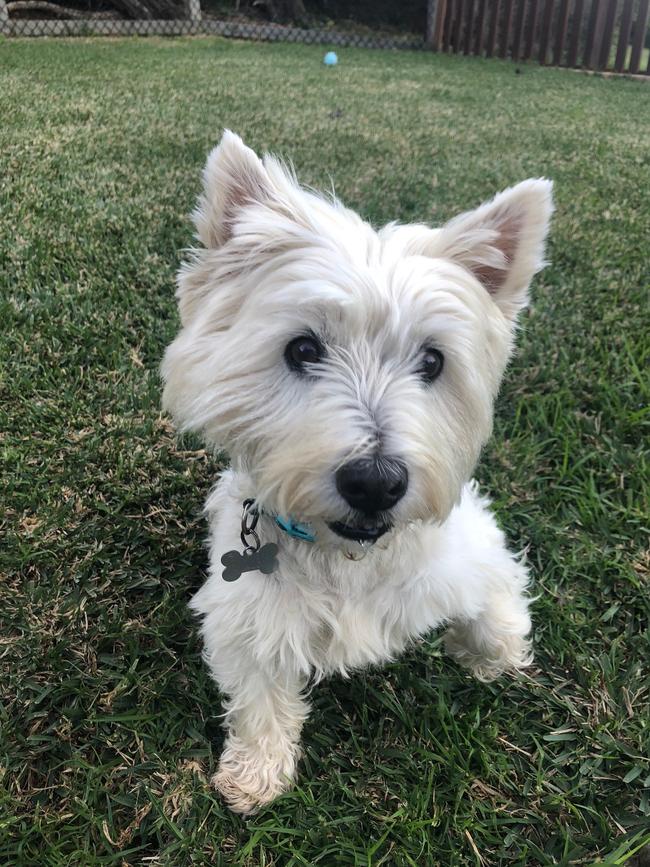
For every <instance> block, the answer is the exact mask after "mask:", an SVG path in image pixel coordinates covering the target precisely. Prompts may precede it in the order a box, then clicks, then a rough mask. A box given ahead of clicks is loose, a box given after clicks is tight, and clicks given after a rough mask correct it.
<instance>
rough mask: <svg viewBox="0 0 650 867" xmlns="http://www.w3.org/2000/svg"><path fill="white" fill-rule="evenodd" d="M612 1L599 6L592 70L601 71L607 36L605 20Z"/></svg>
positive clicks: (609, 0)
mask: <svg viewBox="0 0 650 867" xmlns="http://www.w3.org/2000/svg"><path fill="white" fill-rule="evenodd" d="M611 2H612V0H602V2H601V3H600V4H599V9H598V15H597V17H596V30H595V32H594V44H593V47H592V49H591V68H592V69H600V51H601V47H602V44H603V37H604V35H605V18H606V16H607V7H608V6H609V4H610V3H611Z"/></svg>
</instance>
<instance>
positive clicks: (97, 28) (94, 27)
mask: <svg viewBox="0 0 650 867" xmlns="http://www.w3.org/2000/svg"><path fill="white" fill-rule="evenodd" d="M429 5H430V6H431V7H433V5H434V0H429ZM119 6H120V9H119V10H118V9H111V10H105V11H83V10H80V9H78V8H73V7H67V6H65V5H62V4H60V3H54V2H51V0H0V34H2V35H4V36H23V37H25V36H186V35H203V34H211V35H216V36H225V37H231V38H235V39H252V40H258V41H265V42H303V43H307V44H318V45H328V46H334V47H338V46H341V47H343V46H356V47H360V48H383V49H423V48H428V47H429V46H428V45H427V43H426V34H425V33H422V35H421V36H419V35H417V34H415V35H414V34H410V35H383V34H373V33H367V32H354V31H350V32H347V31H342V30H336V29H330V28H329V27H328V28H321V29H318V28H304V27H295V26H291V25H285V24H274V23H271V22H258V21H253V20H250V19H248V18H245V17H243V16H241V17H231V18H220V17H218V16H217V15H212V14H209V13H205V12H204V11H203V10H202V9H201V5H200V0H185V2H182V3H177V4H175V3H174V0H168V2H165V3H159V4H158V5H157V7H156V8H157V9H161V10H162V12H163V13H164V14H162V15H161V16H160V17H154V15H153V14H152V12H151V9H150V7H148V6H145V4H144V3H143V2H141V0H121V2H120V3H119Z"/></svg>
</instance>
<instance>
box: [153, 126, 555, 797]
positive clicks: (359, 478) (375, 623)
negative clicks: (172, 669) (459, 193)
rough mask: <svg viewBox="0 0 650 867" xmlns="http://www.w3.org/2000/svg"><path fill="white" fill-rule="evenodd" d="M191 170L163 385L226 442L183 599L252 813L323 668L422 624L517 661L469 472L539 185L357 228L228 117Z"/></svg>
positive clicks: (523, 649)
mask: <svg viewBox="0 0 650 867" xmlns="http://www.w3.org/2000/svg"><path fill="white" fill-rule="evenodd" d="M203 182H204V185H203V192H202V195H201V197H200V199H199V202H198V205H197V207H196V210H195V212H194V214H193V220H194V224H195V226H196V230H197V235H198V240H199V242H200V245H201V246H200V247H199V248H197V249H194V250H192V251H191V253H190V255H189V257H188V259H187V261H186V262H185V264H183V265H182V266H181V269H180V272H179V276H178V290H177V298H178V304H179V310H180V318H181V329H180V332H179V333H178V336H177V337H176V339H175V340H174V341H173V342H172V343H171V345H170V346H169V347H168V348H167V350H166V353H165V356H164V360H163V363H162V376H163V380H164V392H163V404H164V407H165V408H166V409H167V410H169V411H170V412H171V414H172V416H173V417H174V420H175V422H176V423H177V425H178V426H179V427H180V428H181V429H182V430H191V431H196V432H199V433H200V434H201V436H202V437H203V439H204V440H205V442H206V443H208V444H209V445H211V446H214V447H216V448H219V449H224V450H226V451H227V452H228V454H229V456H230V461H231V464H230V465H231V468H230V469H228V470H227V471H225V472H224V473H223V474H222V475H221V478H220V480H219V481H218V483H217V485H216V487H215V488H214V490H213V491H212V492H211V493H210V495H209V497H208V500H207V503H206V507H205V508H206V513H207V516H208V519H209V526H210V537H209V548H210V568H209V575H208V579H207V581H206V582H205V584H204V585H203V586H202V588H201V589H200V590H199V591H198V593H196V595H195V596H194V597H193V599H192V600H191V603H190V605H191V608H192V609H193V610H194V612H196V614H197V615H199V616H200V617H201V618H202V620H201V624H202V625H201V632H202V638H203V641H204V645H205V651H204V658H205V661H206V663H207V665H208V667H209V669H210V673H211V675H212V676H213V678H214V679H215V681H216V682H217V684H218V686H219V688H220V690H221V692H222V693H223V694H224V695H225V697H226V700H225V715H224V716H225V726H226V729H227V733H226V738H225V744H224V749H223V754H222V756H221V760H220V764H219V767H218V769H217V772H216V774H215V775H214V777H213V784H214V786H215V787H216V788H217V790H218V791H219V792H220V793H221V794H222V796H223V797H224V798H225V800H226V802H227V803H228V805H229V806H230V808H231V809H232V810H234V811H236V812H239V813H243V814H248V813H253V812H255V811H256V810H258V809H259V808H260V807H261V806H262V805H264V804H266V803H268V802H270V801H272V800H273V799H274V798H276V797H277V796H278V795H280V794H281V793H282V792H284V791H286V790H287V789H288V788H289V787H290V786H291V784H292V782H293V781H294V780H295V777H296V767H297V763H298V760H299V756H300V733H301V728H302V725H303V723H304V722H305V719H306V718H307V715H308V713H309V703H308V694H307V690H308V687H309V686H310V685H311V684H313V683H314V682H317V681H319V680H320V679H321V678H323V677H325V676H328V675H331V674H334V673H340V674H342V675H345V674H346V673H348V672H350V671H352V670H354V669H357V668H360V667H362V666H368V665H372V664H377V663H380V662H382V661H386V660H390V659H393V658H394V657H395V656H396V654H398V653H399V652H400V651H402V650H403V649H404V648H405V647H406V646H407V645H408V644H409V642H410V641H412V640H413V639H415V638H416V637H418V636H421V635H424V634H425V633H427V632H429V631H430V630H432V629H433V628H435V627H438V626H441V625H445V626H446V627H447V631H446V634H445V645H446V649H447V651H448V652H449V653H450V654H451V656H452V657H454V658H455V659H456V660H457V661H458V662H459V663H461V664H462V665H464V666H466V667H468V668H469V669H470V670H471V672H473V674H474V675H475V676H476V677H478V678H479V679H482V680H490V679H492V678H494V677H496V676H497V675H499V674H500V673H501V672H503V671H505V670H508V669H510V670H512V669H514V670H516V669H520V668H522V667H524V666H526V665H528V664H529V663H530V661H531V658H532V654H531V643H530V638H529V634H530V630H531V620H530V615H529V598H528V596H527V586H528V583H529V576H528V572H527V568H526V566H525V564H524V562H523V558H522V557H520V556H516V555H515V554H513V553H511V552H510V551H509V550H508V548H507V546H506V542H505V538H504V534H503V533H502V531H501V530H500V529H499V527H498V526H497V523H496V521H495V519H494V517H493V515H492V514H491V512H490V509H489V501H488V499H487V498H486V497H485V496H482V495H481V494H480V493H479V490H478V487H477V484H476V483H475V482H474V481H472V473H473V470H474V468H475V466H476V463H477V461H478V458H479V455H480V452H481V449H482V447H483V445H484V444H485V442H486V441H487V439H488V437H489V436H490V433H491V429H492V418H493V404H494V400H495V397H496V394H497V391H498V388H499V384H500V381H501V378H502V376H503V373H504V371H505V368H506V365H507V363H508V360H509V358H510V356H511V353H512V351H513V345H514V338H515V334H516V330H517V316H518V314H519V312H520V311H521V310H522V309H523V308H524V307H525V306H526V304H527V301H528V288H529V284H530V282H531V280H532V278H533V276H534V274H535V273H536V272H537V271H539V270H540V269H541V268H542V267H543V265H544V264H545V263H544V245H545V240H546V236H547V232H548V228H549V221H550V217H551V213H552V208H553V206H552V184H551V182H550V181H548V180H545V179H529V180H526V181H523V182H522V183H519V184H518V185H516V186H514V187H512V188H510V189H507V190H506V191H505V192H502V193H500V194H499V195H497V196H496V197H495V198H494V199H492V200H491V201H489V202H487V203H485V204H483V205H481V206H480V207H478V208H477V209H476V210H474V211H470V212H468V213H464V214H461V215H460V216H457V217H456V218H454V219H452V220H451V221H450V222H448V223H447V224H445V225H443V226H442V227H441V228H435V229H434V228H430V227H428V226H425V225H399V224H397V223H390V224H388V225H387V226H385V227H384V228H381V229H380V230H378V231H376V230H375V229H373V228H372V227H371V226H370V225H369V224H368V223H367V222H365V221H364V220H363V219H361V218H360V217H359V216H358V215H357V214H356V213H354V212H353V211H351V210H348V209H347V208H346V207H344V206H343V205H342V204H341V202H340V201H338V200H337V199H336V198H334V197H325V196H321V195H319V194H317V193H315V192H313V191H310V190H307V189H305V188H303V187H301V186H300V185H299V184H298V182H297V180H296V178H295V175H294V173H293V171H292V169H291V168H289V167H288V166H287V165H285V164H284V163H282V162H281V161H279V160H278V159H277V158H275V157H273V156H270V155H268V154H267V155H265V156H264V157H263V159H260V158H259V157H258V156H257V155H256V154H255V153H254V152H253V151H252V150H251V149H250V148H248V147H246V146H245V145H244V143H243V142H242V140H241V139H240V138H239V137H238V136H237V135H235V134H234V133H232V132H230V131H228V130H226V131H225V132H224V134H223V137H222V139H221V142H220V144H219V145H218V146H217V147H216V148H215V149H214V150H213V151H212V152H211V154H210V155H209V157H208V160H207V164H206V166H205V169H204V174H203Z"/></svg>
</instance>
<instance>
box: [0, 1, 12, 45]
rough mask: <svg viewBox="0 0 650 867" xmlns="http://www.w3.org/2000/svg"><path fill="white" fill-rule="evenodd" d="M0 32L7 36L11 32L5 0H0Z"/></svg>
mask: <svg viewBox="0 0 650 867" xmlns="http://www.w3.org/2000/svg"><path fill="white" fill-rule="evenodd" d="M0 33H3V34H4V35H5V36H9V34H10V33H11V25H10V24H9V10H8V9H7V4H6V3H5V0H0Z"/></svg>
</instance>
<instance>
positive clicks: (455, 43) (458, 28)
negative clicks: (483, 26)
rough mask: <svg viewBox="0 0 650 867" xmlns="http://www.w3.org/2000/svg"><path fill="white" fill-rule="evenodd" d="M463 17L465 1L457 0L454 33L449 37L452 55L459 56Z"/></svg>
mask: <svg viewBox="0 0 650 867" xmlns="http://www.w3.org/2000/svg"><path fill="white" fill-rule="evenodd" d="M464 17H465V0H457V2H456V20H455V21H454V32H453V35H452V37H451V50H452V51H453V53H454V54H460V51H461V47H460V40H461V37H462V35H463V23H464V21H463V19H464Z"/></svg>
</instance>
